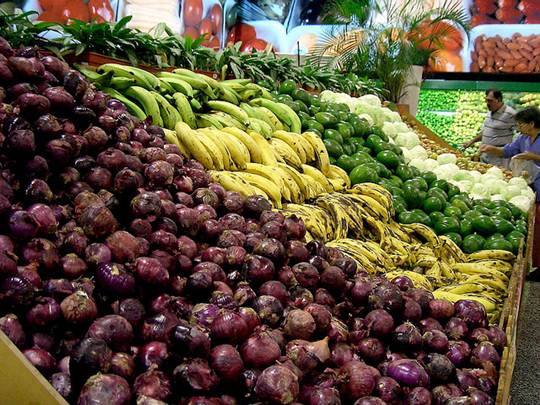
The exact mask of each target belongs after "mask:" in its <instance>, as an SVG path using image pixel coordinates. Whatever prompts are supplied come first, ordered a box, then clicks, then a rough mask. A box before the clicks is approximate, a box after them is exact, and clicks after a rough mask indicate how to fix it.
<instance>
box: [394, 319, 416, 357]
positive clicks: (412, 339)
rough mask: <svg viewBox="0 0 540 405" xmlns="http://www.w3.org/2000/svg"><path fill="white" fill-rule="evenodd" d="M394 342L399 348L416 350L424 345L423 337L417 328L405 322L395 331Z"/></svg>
mask: <svg viewBox="0 0 540 405" xmlns="http://www.w3.org/2000/svg"><path fill="white" fill-rule="evenodd" d="M392 342H393V343H394V344H395V345H396V346H397V347H399V348H403V349H405V350H414V349H415V348H417V347H419V346H421V345H422V335H421V334H420V331H419V330H418V328H417V327H416V326H414V325H413V324H412V323H410V322H405V323H403V324H401V325H399V326H398V327H397V328H396V329H395V330H394V333H393V336H392Z"/></svg>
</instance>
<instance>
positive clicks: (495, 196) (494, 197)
mask: <svg viewBox="0 0 540 405" xmlns="http://www.w3.org/2000/svg"><path fill="white" fill-rule="evenodd" d="M490 200H491V201H500V200H504V197H503V196H502V194H493V195H492V196H491V198H490Z"/></svg>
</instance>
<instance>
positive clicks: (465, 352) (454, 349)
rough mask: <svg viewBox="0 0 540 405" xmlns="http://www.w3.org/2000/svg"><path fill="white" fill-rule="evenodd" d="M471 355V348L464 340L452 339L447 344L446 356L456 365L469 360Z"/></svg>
mask: <svg viewBox="0 0 540 405" xmlns="http://www.w3.org/2000/svg"><path fill="white" fill-rule="evenodd" d="M470 355H471V348H470V346H469V344H468V343H467V342H464V341H452V342H450V343H449V345H448V352H447V353H446V357H448V358H449V359H450V361H451V362H452V363H453V364H454V365H456V366H461V365H463V364H465V363H466V362H467V361H468V360H469V356H470Z"/></svg>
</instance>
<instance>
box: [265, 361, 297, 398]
mask: <svg viewBox="0 0 540 405" xmlns="http://www.w3.org/2000/svg"><path fill="white" fill-rule="evenodd" d="M299 391H300V388H299V385H298V377H297V376H296V375H295V374H294V373H293V372H292V371H291V370H289V369H288V368H286V367H284V366H271V367H268V368H266V369H264V370H263V372H262V373H261V375H260V376H259V378H257V383H256V384H255V393H256V394H257V396H258V397H259V398H260V399H262V400H263V401H270V402H273V403H278V404H291V403H293V402H294V400H295V399H296V397H297V396H298V393H299Z"/></svg>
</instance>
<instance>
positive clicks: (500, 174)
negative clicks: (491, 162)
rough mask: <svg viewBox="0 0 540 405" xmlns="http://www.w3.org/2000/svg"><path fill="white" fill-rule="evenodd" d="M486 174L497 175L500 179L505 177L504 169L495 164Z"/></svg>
mask: <svg viewBox="0 0 540 405" xmlns="http://www.w3.org/2000/svg"><path fill="white" fill-rule="evenodd" d="M486 175H490V176H493V177H497V178H499V179H502V178H503V177H504V173H503V171H502V170H501V169H500V168H499V167H497V166H493V167H490V168H489V169H487V171H486Z"/></svg>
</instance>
